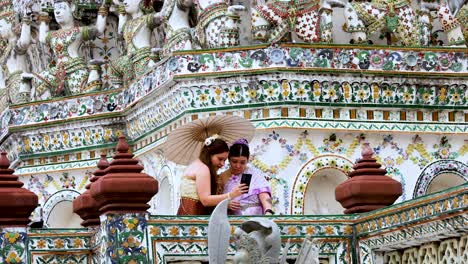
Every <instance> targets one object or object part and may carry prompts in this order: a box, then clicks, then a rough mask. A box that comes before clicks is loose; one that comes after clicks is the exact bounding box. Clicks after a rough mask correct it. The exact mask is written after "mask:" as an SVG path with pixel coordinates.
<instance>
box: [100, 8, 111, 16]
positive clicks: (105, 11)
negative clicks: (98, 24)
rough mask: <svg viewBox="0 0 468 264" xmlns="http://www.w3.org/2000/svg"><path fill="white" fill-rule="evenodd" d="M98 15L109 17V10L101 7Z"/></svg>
mask: <svg viewBox="0 0 468 264" xmlns="http://www.w3.org/2000/svg"><path fill="white" fill-rule="evenodd" d="M98 14H99V15H101V16H103V17H106V16H107V15H109V9H108V8H107V7H105V6H100V7H99V10H98Z"/></svg>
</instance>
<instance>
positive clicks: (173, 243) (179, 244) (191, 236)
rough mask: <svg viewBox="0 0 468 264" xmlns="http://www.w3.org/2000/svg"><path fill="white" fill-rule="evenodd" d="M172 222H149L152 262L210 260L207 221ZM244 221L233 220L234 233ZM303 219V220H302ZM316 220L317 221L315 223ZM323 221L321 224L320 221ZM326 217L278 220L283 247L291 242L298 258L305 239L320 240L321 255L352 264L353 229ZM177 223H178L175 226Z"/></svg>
mask: <svg viewBox="0 0 468 264" xmlns="http://www.w3.org/2000/svg"><path fill="white" fill-rule="evenodd" d="M168 219H169V218H168V217H164V216H161V219H159V217H158V216H152V220H150V221H149V222H148V228H149V231H148V232H149V234H150V237H151V241H152V246H153V249H152V251H153V258H154V259H155V260H156V259H157V262H155V263H166V261H167V259H184V260H188V259H190V258H192V257H193V256H198V257H202V258H206V257H207V252H208V251H207V240H206V237H207V230H208V217H206V216H205V217H198V219H200V220H201V219H204V220H203V221H200V220H195V219H193V218H185V219H186V220H184V218H183V217H172V218H170V219H173V221H167V220H168ZM240 219H244V220H245V218H242V217H237V218H230V220H232V221H231V224H232V227H231V232H233V231H234V228H235V226H238V225H239V224H240V223H241V222H242V221H239V220H240ZM301 219H303V220H301ZM312 219H317V220H312ZM318 219H321V220H318ZM326 219H327V217H326V216H325V217H320V218H319V217H310V218H308V217H302V218H300V217H292V216H291V217H288V216H283V217H281V216H279V217H278V219H276V217H275V222H276V223H277V224H278V225H279V228H280V232H281V233H282V238H283V243H284V244H285V243H286V240H288V239H290V240H291V244H290V246H289V248H288V255H297V254H298V252H299V249H300V245H301V243H302V240H303V239H304V237H305V236H306V235H310V236H312V237H316V238H319V241H320V242H319V243H320V254H321V255H322V256H324V255H334V256H335V258H336V260H337V261H338V262H337V263H351V254H350V252H351V249H350V238H351V234H352V232H353V229H352V227H351V225H347V224H345V223H346V222H336V221H333V220H326ZM174 221H175V222H174ZM228 254H233V246H232V245H231V247H230V248H229V251H228Z"/></svg>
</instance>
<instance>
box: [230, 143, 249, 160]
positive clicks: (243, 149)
mask: <svg viewBox="0 0 468 264" xmlns="http://www.w3.org/2000/svg"><path fill="white" fill-rule="evenodd" d="M232 157H246V158H247V159H249V157H250V150H249V146H247V145H245V144H239V143H236V144H234V145H232V146H231V148H230V149H229V158H232Z"/></svg>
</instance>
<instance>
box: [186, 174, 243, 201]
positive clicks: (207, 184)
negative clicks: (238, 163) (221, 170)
mask: <svg viewBox="0 0 468 264" xmlns="http://www.w3.org/2000/svg"><path fill="white" fill-rule="evenodd" d="M198 171H199V173H197V175H196V178H195V183H196V186H197V193H198V197H200V201H201V203H202V204H203V206H215V205H217V204H218V203H220V202H221V201H223V200H224V199H226V198H229V199H232V198H236V197H238V196H241V195H242V194H243V193H246V192H248V189H249V187H248V186H247V185H245V184H241V185H238V186H237V187H236V188H234V190H232V191H231V192H228V193H224V194H219V195H212V194H211V179H210V170H209V169H208V167H207V166H206V165H203V166H201V167H200V168H199V170H198Z"/></svg>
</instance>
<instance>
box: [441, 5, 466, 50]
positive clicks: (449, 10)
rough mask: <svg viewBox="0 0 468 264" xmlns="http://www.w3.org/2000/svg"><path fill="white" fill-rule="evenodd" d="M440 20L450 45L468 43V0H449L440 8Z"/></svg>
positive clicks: (464, 44)
mask: <svg viewBox="0 0 468 264" xmlns="http://www.w3.org/2000/svg"><path fill="white" fill-rule="evenodd" d="M439 21H440V23H441V24H442V27H443V29H444V31H445V32H446V33H447V39H448V41H449V43H448V44H449V45H450V46H465V47H466V45H468V44H467V43H468V1H467V0H447V3H446V4H443V5H441V7H440V9H439Z"/></svg>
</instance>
